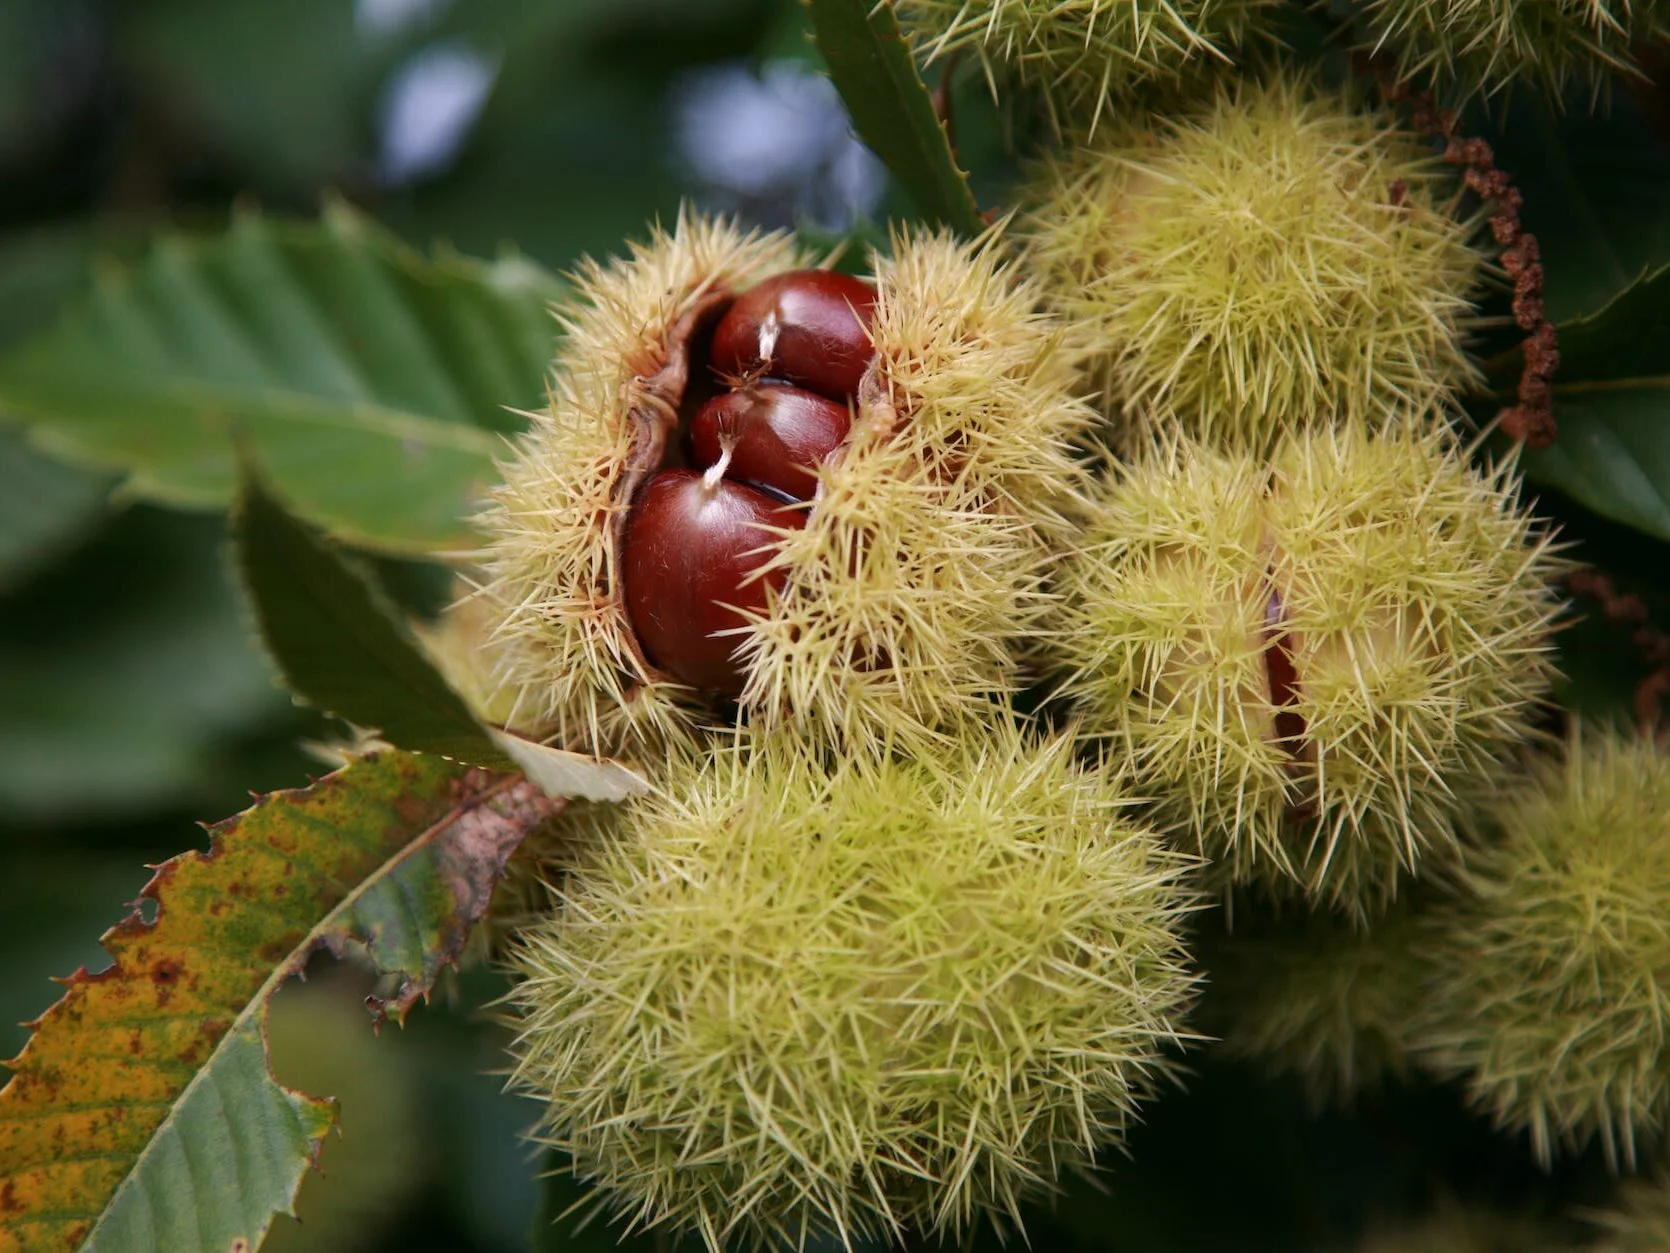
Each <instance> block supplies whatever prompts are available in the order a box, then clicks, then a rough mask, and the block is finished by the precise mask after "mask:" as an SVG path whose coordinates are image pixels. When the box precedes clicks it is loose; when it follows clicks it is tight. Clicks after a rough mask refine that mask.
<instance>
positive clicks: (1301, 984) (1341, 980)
mask: <svg viewBox="0 0 1670 1253" xmlns="http://www.w3.org/2000/svg"><path fill="white" fill-rule="evenodd" d="M1248 912H1249V911H1247V910H1245V909H1239V910H1237V911H1236V917H1235V925H1234V928H1233V930H1232V931H1231V932H1229V933H1227V934H1221V935H1218V936H1215V937H1214V938H1213V939H1212V940H1211V941H1210V942H1209V943H1203V945H1202V946H1201V955H1202V960H1203V961H1204V962H1205V964H1206V967H1207V970H1208V980H1207V992H1206V996H1205V998H1204V1000H1203V1003H1202V1005H1201V1010H1200V1014H1199V1017H1198V1019H1197V1021H1198V1023H1199V1026H1200V1028H1201V1030H1202V1031H1203V1032H1205V1033H1207V1034H1208V1035H1211V1036H1214V1037H1217V1038H1218V1040H1219V1041H1221V1043H1220V1044H1219V1045H1218V1047H1220V1048H1222V1049H1223V1050H1224V1051H1225V1052H1226V1053H1228V1054H1229V1055H1230V1056H1233V1057H1239V1058H1245V1059H1247V1060H1249V1061H1252V1062H1254V1063H1256V1064H1258V1065H1260V1066H1262V1067H1263V1068H1264V1069H1265V1070H1267V1071H1269V1072H1271V1073H1274V1074H1291V1075H1293V1076H1295V1077H1296V1078H1297V1079H1298V1080H1299V1082H1300V1083H1301V1084H1302V1085H1303V1087H1304V1090H1305V1095H1306V1097H1307V1098H1308V1100H1309V1101H1310V1103H1311V1105H1312V1106H1313V1107H1315V1108H1322V1107H1326V1106H1350V1105H1351V1104H1353V1103H1354V1102H1355V1101H1356V1099H1357V1098H1358V1096H1359V1095H1361V1094H1363V1093H1365V1092H1368V1093H1372V1092H1375V1091H1377V1090H1380V1089H1383V1088H1385V1087H1386V1086H1387V1085H1389V1084H1391V1083H1394V1082H1396V1081H1398V1080H1401V1079H1404V1078H1406V1077H1408V1076H1409V1075H1410V1074H1412V1073H1413V1071H1414V1066H1415V1062H1414V1051H1413V1048H1412V1044H1413V1032H1414V1024H1415V1022H1416V1020H1417V1019H1418V1017H1419V1016H1420V1011H1421V1010H1422V1008H1423V1006H1424V1004H1425V997H1426V985H1427V981H1428V980H1429V979H1430V978H1431V977H1432V957H1431V953H1430V951H1429V950H1430V948H1431V941H1430V937H1429V936H1428V935H1427V928H1426V927H1425V925H1424V923H1423V919H1422V917H1421V916H1420V914H1419V913H1417V912H1416V911H1415V910H1413V909H1411V908H1409V903H1408V902H1407V901H1401V900H1400V901H1399V902H1398V903H1397V904H1396V905H1395V906H1393V907H1392V908H1391V910H1390V911H1388V913H1387V914H1386V915H1385V916H1384V917H1380V918H1376V919H1374V920H1373V921H1372V922H1371V923H1370V924H1369V925H1368V926H1367V927H1366V928H1365V927H1354V926H1351V925H1350V924H1349V923H1346V922H1343V921H1341V920H1340V919H1338V918H1335V917H1332V916H1330V915H1327V914H1310V915H1307V916H1305V917H1303V918H1286V917H1283V918H1281V919H1279V920H1278V919H1265V918H1260V917H1257V916H1253V917H1249V916H1248Z"/></svg>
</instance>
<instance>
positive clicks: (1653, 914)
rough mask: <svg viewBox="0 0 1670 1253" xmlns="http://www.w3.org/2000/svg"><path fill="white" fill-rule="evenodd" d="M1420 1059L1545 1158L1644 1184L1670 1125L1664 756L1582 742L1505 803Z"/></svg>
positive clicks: (1667, 767) (1629, 745)
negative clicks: (1592, 1146) (1590, 1162)
mask: <svg viewBox="0 0 1670 1253" xmlns="http://www.w3.org/2000/svg"><path fill="white" fill-rule="evenodd" d="M1485 818H1486V820H1487V822H1488V825H1489V829H1490V830H1491V832H1492V833H1493V835H1494V837H1495V838H1494V841H1493V842H1492V843H1491V844H1490V845H1489V846H1488V847H1487V848H1485V849H1484V850H1483V851H1482V852H1480V853H1478V854H1476V855H1475V856H1474V857H1472V858H1471V859H1470V862H1469V873H1468V878H1467V885H1468V888H1469V889H1470V890H1469V893H1468V897H1467V899H1464V900H1462V901H1459V902H1458V903H1457V904H1456V905H1455V906H1454V907H1453V908H1452V909H1451V910H1450V911H1449V912H1448V914H1447V918H1446V921H1447V926H1446V927H1445V930H1444V935H1443V940H1444V943H1443V949H1442V958H1441V964H1440V969H1441V970H1442V972H1443V973H1442V977H1441V978H1440V979H1439V980H1438V981H1437V982H1436V984H1435V985H1434V993H1435V995H1434V997H1433V999H1432V1002H1431V1007H1430V1013H1429V1014H1428V1015H1427V1016H1426V1017H1425V1019H1424V1021H1423V1023H1422V1030H1421V1045H1422V1047H1423V1051H1424V1055H1425V1057H1426V1059H1427V1060H1428V1061H1429V1062H1430V1064H1431V1065H1432V1066H1433V1067H1434V1068H1435V1069H1436V1070H1437V1071H1438V1072H1439V1073H1440V1074H1443V1075H1445V1076H1453V1077H1456V1078H1459V1079H1460V1080H1461V1081H1462V1082H1463V1084H1465V1086H1466V1090H1467V1093H1468V1095H1469V1096H1470V1098H1471V1099H1472V1101H1473V1102H1474V1103H1475V1104H1476V1105H1478V1106H1479V1107H1480V1108H1481V1109H1483V1110H1485V1111H1486V1112H1488V1113H1489V1114H1490V1115H1491V1116H1492V1117H1493V1118H1494V1119H1495V1120H1496V1121H1497V1123H1498V1124H1500V1125H1501V1126H1504V1127H1507V1128H1510V1129H1513V1130H1515V1131H1521V1132H1525V1133H1528V1134H1529V1136H1530V1140H1531V1147H1532V1149H1533V1150H1534V1151H1535V1153H1536V1155H1537V1156H1538V1158H1540V1159H1541V1160H1542V1161H1544V1162H1547V1161H1548V1160H1549V1158H1550V1157H1551V1156H1552V1155H1553V1153H1554V1151H1555V1150H1556V1149H1557V1148H1565V1149H1571V1150H1577V1149H1580V1148H1582V1147H1583V1146H1584V1145H1585V1144H1586V1143H1588V1142H1590V1141H1592V1140H1595V1139H1598V1140H1599V1141H1600V1143H1601V1147H1602V1148H1603V1150H1604V1151H1605V1153H1606V1156H1607V1158H1608V1160H1609V1161H1611V1162H1613V1163H1622V1164H1624V1165H1626V1166H1633V1165H1634V1163H1635V1158H1636V1148H1637V1144H1638V1143H1639V1142H1640V1141H1642V1140H1647V1141H1648V1142H1649V1143H1651V1142H1656V1137H1657V1136H1658V1135H1659V1134H1660V1132H1661V1131H1662V1129H1663V1127H1664V1125H1665V1119H1666V1114H1667V1113H1670V754H1667V753H1666V752H1665V751H1664V750H1663V749H1662V748H1660V747H1658V746H1656V745H1655V744H1654V743H1653V742H1652V741H1651V740H1648V739H1638V738H1635V737H1633V736H1631V735H1628V734H1623V733H1619V732H1615V731H1598V730H1589V731H1583V732H1582V733H1580V734H1578V735H1577V736H1575V737H1574V738H1573V740H1572V741H1571V743H1570V745H1569V747H1568V748H1567V751H1566V752H1565V754H1564V755H1563V757H1553V756H1550V757H1547V758H1544V759H1542V760H1541V761H1539V762H1538V764H1537V766H1536V769H1535V771H1534V772H1533V773H1532V775H1531V777H1529V778H1528V779H1525V780H1522V781H1519V782H1517V783H1516V784H1514V785H1513V786H1504V787H1499V788H1498V790H1497V793H1496V794H1495V795H1494V796H1493V797H1492V798H1491V800H1490V803H1489V804H1488V805H1487V806H1486V808H1485Z"/></svg>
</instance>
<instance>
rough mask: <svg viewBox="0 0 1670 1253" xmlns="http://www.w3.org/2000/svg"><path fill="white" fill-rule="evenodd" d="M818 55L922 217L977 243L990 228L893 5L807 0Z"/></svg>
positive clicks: (864, 135) (883, 0) (862, 132)
mask: <svg viewBox="0 0 1670 1253" xmlns="http://www.w3.org/2000/svg"><path fill="white" fill-rule="evenodd" d="M805 3H806V7H807V8H808V9H809V10H810V13H811V18H812V31H813V33H814V34H815V35H816V37H817V41H818V50H819V51H820V52H821V53H823V59H824V61H825V62H827V63H828V65H829V77H830V79H831V80H832V81H833V82H834V84H835V87H836V89H837V90H838V91H839V92H840V93H841V99H842V100H843V101H845V102H846V106H847V112H848V113H849V114H850V115H851V117H852V124H853V129H854V130H856V131H857V132H858V137H859V138H860V139H862V140H863V141H864V143H865V144H866V145H867V146H868V147H869V148H870V150H871V151H872V152H874V153H875V154H876V155H877V156H878V157H880V158H881V159H882V160H883V161H885V162H886V163H887V167H888V169H890V170H892V171H893V174H894V177H896V178H897V179H898V180H899V182H900V183H902V184H903V185H904V188H905V190H906V191H907V192H909V193H910V197H911V199H912V200H913V201H914V202H915V204H916V208H917V210H918V211H919V212H920V213H921V214H922V216H923V217H925V218H927V219H928V220H929V221H930V222H933V223H935V224H936V225H942V226H949V227H951V228H952V229H953V230H955V231H958V232H959V233H961V234H963V235H968V236H974V235H978V234H980V232H981V231H983V230H984V229H985V223H984V221H983V220H982V219H981V217H980V208H979V206H978V205H977V204H976V203H975V201H974V193H973V192H972V191H970V190H969V186H968V175H966V174H965V173H964V172H963V171H962V170H961V169H960V168H959V167H958V165H957V158H956V154H955V153H954V152H953V151H952V150H951V141H950V138H949V136H947V134H946V132H945V127H944V126H943V125H942V124H941V123H940V120H939V115H938V114H937V113H935V112H934V104H933V99H932V97H930V96H929V94H928V89H927V87H926V86H925V85H924V84H923V82H922V76H921V75H920V74H918V73H917V72H916V62H915V61H914V60H913V59H912V58H911V55H910V48H909V46H908V45H906V43H905V40H904V36H903V35H902V34H900V32H899V19H898V17H897V16H896V15H895V14H894V12H893V6H892V4H891V3H889V2H888V0H879V2H878V0H805Z"/></svg>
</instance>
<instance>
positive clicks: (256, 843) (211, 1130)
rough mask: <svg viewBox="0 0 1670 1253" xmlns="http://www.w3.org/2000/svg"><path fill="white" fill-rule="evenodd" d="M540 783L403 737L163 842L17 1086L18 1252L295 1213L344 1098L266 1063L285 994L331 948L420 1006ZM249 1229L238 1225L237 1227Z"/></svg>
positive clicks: (4, 1182)
mask: <svg viewBox="0 0 1670 1253" xmlns="http://www.w3.org/2000/svg"><path fill="white" fill-rule="evenodd" d="M556 805H557V802H552V801H550V800H547V799H546V798H545V797H544V796H542V795H541V794H540V793H539V791H538V790H537V789H536V788H535V787H533V785H532V784H530V783H528V782H527V781H526V780H522V779H518V778H516V777H515V776H510V775H502V774H493V773H490V772H486V771H481V770H473V769H469V768H467V767H463V766H459V765H456V764H454V763H451V762H447V761H444V760H442V759H440V758H437V757H420V756H414V755H411V754H406V753H395V752H389V753H385V754H381V755H378V756H375V757H365V758H360V759H358V760H356V761H355V762H354V763H352V764H351V765H349V766H347V767H345V768H344V769H342V770H340V771H338V772H336V773H335V774H333V775H330V776H329V777H327V778H325V779H323V780H321V781H320V782H319V783H316V784H314V785H313V786H312V787H309V788H305V789H300V790H297V791H290V792H278V793H274V794H272V795H271V796H268V797H266V798H264V799H262V800H261V801H259V802H258V803H257V804H256V805H255V806H254V807H253V808H251V809H249V810H247V811H246V812H245V813H243V814H241V815H239V816H238V817H236V818H232V819H228V820H227V821H226V822H223V823H221V824H219V826H217V827H215V828H214V829H213V841H212V843H211V846H210V848H209V851H208V852H206V853H202V852H190V853H184V854H181V855H180V856H179V857H176V858H173V859H172V860H170V861H168V862H165V863H164V864H163V865H161V866H159V867H158V868H157V872H156V874H155V876H154V877H153V878H152V880H151V882H150V883H149V884H147V885H146V887H145V889H144V891H143V892H142V894H141V896H142V899H143V900H148V901H151V902H154V903H155V910H156V913H155V917H154V918H153V919H152V920H151V921H149V922H147V921H146V920H145V919H144V917H143V914H142V912H141V909H140V907H139V906H138V905H136V906H135V908H134V910H133V912H132V913H131V914H130V915H129V916H128V917H127V918H126V919H125V920H124V921H122V922H121V923H119V924H118V925H117V926H116V927H114V928H112V929H111V930H110V931H109V932H108V933H107V934H106V935H105V938H104V943H105V947H106V949H107V950H108V951H109V953H110V956H111V958H112V965H111V966H110V967H109V968H108V969H107V970H104V971H101V972H99V973H97V974H89V973H88V972H87V971H86V970H85V969H83V970H80V971H78V972H76V974H74V975H73V976H71V977H70V978H69V979H68V980H67V981H66V983H67V988H68V990H67V991H66V992H65V994H64V997H63V998H62V999H61V1000H60V1001H59V1002H58V1003H57V1004H56V1005H54V1006H53V1007H52V1008H51V1009H49V1010H48V1011H47V1012H46V1013H45V1014H43V1015H42V1016H41V1019H40V1021H39V1023H38V1024H36V1026H35V1032H34V1035H33V1037H32V1038H31V1039H30V1041H29V1043H28V1045H27V1046H25V1048H24V1050H23V1052H22V1054H20V1055H19V1056H18V1057H17V1058H16V1059H14V1060H13V1061H12V1062H11V1063H9V1064H10V1066H11V1067H12V1070H13V1076H12V1079H11V1081H10V1082H9V1083H8V1084H7V1085H6V1088H5V1090H4V1091H3V1092H0V1253H37V1251H39V1253H46V1251H47V1250H53V1251H59V1250H70V1249H79V1250H81V1251H82V1253H227V1251H228V1250H231V1249H240V1248H242V1249H253V1248H254V1247H255V1246H256V1245H258V1244H259V1242H260V1239H261V1236H262V1234H263V1233H264V1232H265V1231H266V1229H267V1226H268V1224H269V1223H270V1222H271V1221H272V1218H273V1215H274V1214H275V1213H277V1212H280V1211H288V1210H289V1208H290V1206H291V1203H292V1200H293V1198H294V1196H295V1192H296V1188H297V1186H298V1185H299V1183H300V1181H301V1178H302V1176H303V1174H304V1173H305V1171H306V1170H307V1167H308V1164H309V1163H310V1162H311V1161H312V1160H313V1159H314V1155H315V1154H316V1152H317V1150H318V1146H319V1142H320V1140H321V1138H322V1137H323V1135H324V1133H325V1132H326V1131H327V1130H328V1129H329V1128H330V1126H331V1123H332V1119H333V1111H332V1109H331V1106H330V1103H329V1102H328V1101H324V1100H320V1099H318V1098H316V1097H312V1096H307V1095H304V1094H301V1093H297V1092H292V1091H289V1090H287V1089H285V1088H283V1087H282V1086H280V1085H279V1084H278V1083H277V1082H276V1081H275V1080H274V1079H273V1077H272V1075H271V1074H270V1072H269V1071H268V1069H267V1060H266V1048H265V1044H264V1031H265V1021H266V1016H267V1012H268V1008H269V1003H270V1001H271V998H272V997H273V995H274V994H275V993H276V992H277V990H278V989H279V987H280V986H282V985H283V984H284V982H285V981H286V980H288V979H289V978H290V976H291V975H292V974H295V973H297V972H298V971H300V970H301V969H302V967H303V966H304V965H305V963H306V961H307V959H308V957H309V956H310V955H311V954H312V953H313V952H314V951H316V950H317V949H319V948H327V949H330V950H331V951H333V952H335V953H338V954H341V953H344V952H347V951H350V950H351V951H355V952H359V953H363V954H364V955H365V956H366V957H367V958H368V959H369V960H370V962H371V963H372V965H373V966H374V967H375V968H376V969H377V970H378V971H379V972H381V973H382V974H383V975H385V976H387V977H388V978H389V979H390V980H391V981H393V982H394V983H396V984H397V985H398V986H397V987H396V990H395V991H394V993H393V995H392V996H390V997H389V998H388V1000H387V1001H386V1002H385V1003H384V1004H383V1006H382V1008H383V1010H384V1012H386V1013H387V1014H388V1015H389V1016H390V1017H393V1018H395V1019H396V1020H399V1019H402V1018H403V1017H404V1015H405V1013H406V1012H407V1010H408V1009H409V1008H410V1007H411V1006H412V1005H413V1004H414V1003H415V1002H416V1001H417V1000H418V999H419V998H420V997H422V996H423V995H425V994H426V993H427V991H428V989H429V987H430V986H431V985H432V984H433V982H434V979H435V977H436V976H437V975H438V974H439V973H440V971H441V969H442V968H443V967H444V966H445V965H447V964H448V963H450V962H451V961H453V960H455V959H456V957H457V955H458V953H459V952H460V951H461V949H462V947H463V944H464V940H465V937H466V935H467V933H468V931H469V929H470V927H471V926H472V925H473V924H474V923H475V922H476V921H477V920H479V919H480V918H481V917H482V916H483V915H484V914H485V912H486V909H487V905H488V902H489V900H490V898H491V895H492V891H493V888H494V886H495V885H496V884H497V882H498V880H499V877H500V876H501V875H502V874H503V871H504V866H505V863H506V861H507V860H508V858H509V857H510V854H511V853H512V852H513V851H514V850H515V848H516V846H517V844H518V843H520V841H521V839H522V838H523V837H524V836H525V835H526V834H527V832H529V831H530V830H532V829H533V828H534V827H535V826H537V825H538V824H539V823H540V822H543V821H545V820H546V819H547V818H548V817H550V816H551V814H552V813H553V812H554V811H555V808H556ZM240 1241H241V1242H242V1243H241V1244H240V1243H239V1242H240Z"/></svg>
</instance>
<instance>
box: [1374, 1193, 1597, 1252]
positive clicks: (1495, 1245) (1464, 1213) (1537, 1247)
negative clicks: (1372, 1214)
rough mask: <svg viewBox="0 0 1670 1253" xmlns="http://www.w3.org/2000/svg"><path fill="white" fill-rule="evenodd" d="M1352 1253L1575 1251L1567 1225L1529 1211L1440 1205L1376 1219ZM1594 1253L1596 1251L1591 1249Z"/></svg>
mask: <svg viewBox="0 0 1670 1253" xmlns="http://www.w3.org/2000/svg"><path fill="white" fill-rule="evenodd" d="M1353 1253H1575V1250H1574V1246H1573V1245H1572V1243H1571V1240H1570V1237H1569V1236H1568V1234H1567V1233H1566V1231H1565V1230H1564V1228H1563V1227H1562V1226H1561V1225H1560V1224H1557V1223H1552V1222H1547V1221H1538V1220H1537V1219H1536V1218H1535V1217H1533V1216H1532V1215H1530V1214H1521V1213H1513V1212H1504V1211H1500V1210H1494V1209H1482V1208H1472V1207H1467V1208H1464V1207H1462V1206H1461V1205H1458V1204H1456V1203H1455V1202H1453V1201H1451V1202H1446V1203H1444V1204H1440V1205H1439V1206H1437V1207H1436V1209H1435V1210H1434V1211H1433V1212H1432V1213H1430V1214H1428V1215H1427V1216H1426V1217H1424V1218H1421V1219H1415V1220H1404V1221H1402V1222H1395V1221H1381V1222H1376V1223H1374V1224H1373V1225H1372V1226H1371V1227H1370V1229H1369V1231H1368V1233H1367V1234H1366V1235H1364V1237H1363V1239H1362V1242H1361V1243H1360V1244H1358V1245H1356V1246H1355V1247H1354V1251H1353ZM1590 1253H1593V1250H1591V1251H1590Z"/></svg>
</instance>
